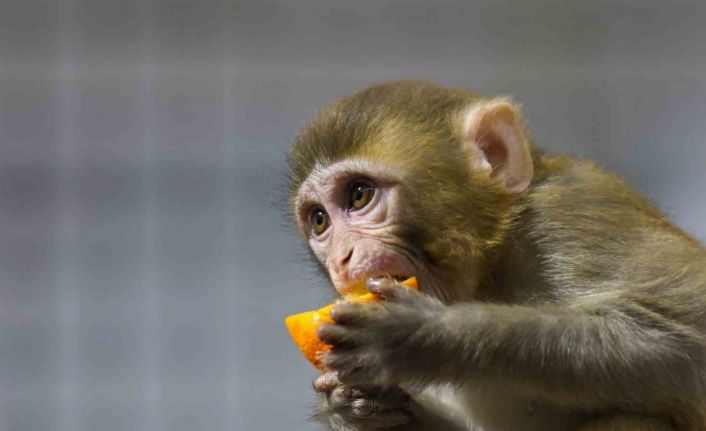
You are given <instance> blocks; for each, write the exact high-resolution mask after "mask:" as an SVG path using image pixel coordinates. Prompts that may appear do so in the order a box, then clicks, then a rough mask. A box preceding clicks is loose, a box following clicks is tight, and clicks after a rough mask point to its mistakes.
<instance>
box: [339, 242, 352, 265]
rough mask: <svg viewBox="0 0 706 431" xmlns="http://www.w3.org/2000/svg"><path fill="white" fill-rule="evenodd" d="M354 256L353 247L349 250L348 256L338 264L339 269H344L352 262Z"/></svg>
mask: <svg viewBox="0 0 706 431" xmlns="http://www.w3.org/2000/svg"><path fill="white" fill-rule="evenodd" d="M352 256H353V247H351V248H350V250H348V254H347V255H346V256H345V257H344V258H343V259H341V262H340V263H339V264H338V266H339V268H341V269H343V268H344V267H345V266H346V265H348V263H349V262H350V261H351V257H352Z"/></svg>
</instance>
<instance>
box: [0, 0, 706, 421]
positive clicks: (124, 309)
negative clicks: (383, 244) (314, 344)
mask: <svg viewBox="0 0 706 431" xmlns="http://www.w3.org/2000/svg"><path fill="white" fill-rule="evenodd" d="M401 77H422V78H430V79H434V80H436V81H439V82H441V83H444V84H448V85H459V86H464V87H471V88H473V89H475V90H477V91H478V92H480V93H482V94H486V95H493V94H502V95H512V96H513V97H514V98H515V99H516V100H518V101H520V102H522V103H523V104H524V106H525V113H526V116H527V119H528V120H529V123H530V126H531V130H532V133H533V135H534V137H535V139H536V141H537V142H538V143H539V144H540V145H542V146H544V147H545V148H547V149H551V150H555V151H559V152H566V153H571V154H574V155H577V156H581V157H587V158H592V159H596V160H598V161H600V162H602V163H603V164H604V165H605V166H607V167H609V168H611V169H614V170H616V171H618V172H619V173H620V174H622V175H623V176H625V177H626V178H627V179H628V180H629V182H630V183H632V184H633V185H634V186H635V187H637V188H638V189H639V190H641V191H642V192H644V193H645V194H647V195H648V196H649V197H650V198H652V199H653V200H655V201H656V202H657V203H658V204H660V205H661V207H662V208H663V209H664V210H665V211H666V212H667V213H668V214H669V215H670V216H671V217H672V219H673V220H674V221H675V222H676V223H677V224H678V225H680V226H681V227H683V228H684V229H686V230H687V231H689V232H690V233H692V234H693V235H695V236H696V237H697V238H699V239H701V240H704V239H706V222H704V219H705V217H706V197H705V196H704V190H705V188H706V169H705V168H706V2H703V1H699V0H694V1H678V0H677V1H670V2H663V1H658V0H633V1H592V2H568V1H566V2H564V1H553V0H539V1H524V2H522V1H515V2H512V1H498V0H482V1H448V0H447V1H421V0H415V1H401V0H397V1H386V0H383V1H380V0H357V1H339V2H332V1H326V0H303V1H290V0H258V1H255V0H253V1H249V2H246V1H235V2H232V1H227V0H199V1H195V0H192V1H186V0H182V1H178V0H151V1H147V0H95V1H89V0H83V1H77V0H46V1H38V0H16V1H11V0H5V1H2V2H1V3H0V430H3V431H4V430H10V431H43V430H63V431H97V430H101V431H112V430H116V431H117V430H149V431H161V430H169V431H178V430H185V431H187V430H188V431H192V430H209V431H216V430H277V429H286V430H291V431H295V430H315V429H319V427H318V426H317V425H315V424H313V423H311V422H309V421H308V419H307V417H308V415H309V413H310V412H311V411H312V406H313V395H312V392H311V390H310V382H311V380H312V378H313V377H314V376H315V374H316V373H315V371H314V370H313V368H311V367H310V366H309V365H308V364H307V363H306V362H305V361H304V359H303V358H302V357H301V356H300V355H299V354H298V352H297V351H296V349H295V348H294V346H293V344H292V343H291V342H290V341H289V339H288V336H287V334H286V333H285V330H284V327H283V325H282V317H283V316H284V315H286V314H288V313H292V312H296V311H301V310H305V309H309V308H312V307H313V306H314V305H317V304H324V303H325V301H327V299H328V298H329V297H330V292H329V291H328V287H327V286H326V283H325V282H324V280H323V279H321V278H320V277H319V276H317V275H316V273H315V272H314V271H313V270H312V269H311V268H310V265H308V264H307V263H305V253H304V252H303V248H302V245H301V244H300V242H299V240H298V238H297V237H296V235H295V233H294V231H293V230H292V229H290V227H289V226H287V222H286V217H285V216H286V214H284V213H283V211H282V210H281V208H282V207H283V205H281V202H282V200H283V199H284V198H285V194H284V192H283V190H282V189H281V185H282V184H283V182H284V181H283V180H284V172H285V171H284V168H285V158H286V157H285V155H286V151H287V148H288V146H289V144H290V142H291V141H292V138H293V136H294V134H295V133H296V131H297V129H299V128H300V127H301V126H302V125H303V123H304V122H305V121H306V119H307V118H309V117H310V116H311V115H312V114H313V113H314V112H315V110H316V109H317V108H318V107H319V106H321V105H322V104H323V103H325V102H327V101H329V100H330V99H332V98H334V97H337V96H340V95H343V94H346V93H348V92H350V91H353V90H355V89H358V88H360V87H362V86H365V85H367V84H370V83H372V82H375V81H379V80H384V79H392V78H401Z"/></svg>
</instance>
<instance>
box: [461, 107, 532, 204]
mask: <svg viewBox="0 0 706 431" xmlns="http://www.w3.org/2000/svg"><path fill="white" fill-rule="evenodd" d="M519 117H520V114H519V109H518V108H517V107H516V106H515V105H513V104H512V103H511V102H510V101H509V100H507V99H492V100H486V101H481V102H478V103H475V104H474V105H472V106H471V107H470V108H469V110H468V111H467V112H466V114H465V118H464V122H463V133H464V141H465V144H466V145H467V146H468V149H469V150H470V151H471V154H470V155H471V157H472V160H473V162H474V165H475V166H474V169H476V170H480V171H481V172H484V173H487V175H488V177H489V179H491V180H492V181H494V182H496V183H497V184H498V185H499V186H501V187H502V188H504V189H505V190H506V191H508V192H510V193H520V192H523V191H524V190H525V189H527V187H528V186H529V184H530V182H531V181H532V176H533V175H534V168H533V165H532V155H531V154H530V150H529V144H528V142H527V137H526V135H525V131H524V128H523V127H522V124H521V123H520V118H519Z"/></svg>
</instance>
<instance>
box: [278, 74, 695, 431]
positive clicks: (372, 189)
mask: <svg viewBox="0 0 706 431" xmlns="http://www.w3.org/2000/svg"><path fill="white" fill-rule="evenodd" d="M290 166H291V172H292V199H291V202H292V207H293V211H294V214H295V217H296V219H297V222H298V225H299V227H300V229H301V232H302V233H303V234H304V236H305V237H306V238H307V240H308V243H309V245H310V247H311V249H312V251H313V254H314V255H315V256H316V258H317V259H318V261H319V262H320V264H321V265H322V266H323V267H324V268H325V270H326V271H328V274H329V275H330V277H331V280H332V281H333V284H334V285H335V287H336V290H337V291H338V292H339V293H340V294H343V295H345V294H346V293H347V292H348V291H349V290H350V289H351V288H352V286H354V285H355V284H356V283H358V282H360V281H361V280H368V287H369V289H370V290H372V291H374V292H377V293H379V294H380V295H382V296H383V297H384V299H385V300H384V301H381V302H377V303H368V304H356V303H351V302H345V301H344V302H341V303H340V304H339V305H338V306H336V307H334V309H333V310H332V312H331V316H332V318H333V319H334V321H335V323H333V324H328V325H322V326H321V327H320V330H319V337H320V338H321V339H322V340H323V341H325V342H328V343H330V344H332V345H333V348H332V350H331V351H329V352H328V353H326V355H325V356H324V358H323V361H324V364H325V366H326V369H327V370H328V371H326V372H324V373H323V374H322V375H321V377H319V378H318V379H317V380H316V381H315V383H314V387H315V389H316V390H317V391H318V392H319V393H320V395H321V399H322V405H321V409H320V411H319V413H318V415H317V416H318V417H319V418H320V419H321V420H322V421H323V422H324V423H326V424H328V426H330V427H331V429H333V430H335V431H370V430H385V429H398V430H432V431H434V430H462V429H465V430H485V431H494V430H557V431H561V430H582V431H589V430H593V431H601V430H603V431H604V430H704V429H706V419H705V418H706V250H705V249H704V248H703V246H702V245H700V244H699V243H698V242H697V241H695V240H694V239H692V238H691V237H689V236H688V235H687V234H685V233H684V232H682V231H681V230H679V229H677V228H676V227H674V226H673V225H672V224H670V223H669V221H668V220H667V219H666V218H665V217H664V216H663V215H662V214H661V213H660V212H659V211H658V210H657V209H656V208H655V207H654V206H652V205H651V204H650V203H649V202H648V201H646V200H645V199H643V198H642V197H640V196H639V195H637V194H636V193H635V192H633V191H632V190H631V189H630V188H629V187H628V186H626V185H625V184H624V183H623V181H621V180H620V179H619V178H618V177H616V176H614V175H611V174H609V173H606V172H604V171H603V170H601V169H600V168H598V167H596V166H595V165H594V164H591V163H588V162H583V161H577V160H574V159H571V158H568V157H558V156H554V155H550V154H547V153H544V152H543V151H541V150H540V149H539V148H537V147H536V146H535V145H534V144H533V143H532V142H531V141H530V138H529V136H528V134H527V131H526V129H525V126H524V124H523V120H522V118H521V115H520V110H519V108H518V107H517V106H516V105H515V104H513V102H512V101H510V100H508V99H504V98H500V99H487V98H480V97H477V96H475V95H474V94H472V93H471V92H468V91H465V90H460V89H452V88H445V87H441V86H437V85H434V84H431V83H427V82H418V81H399V82H391V83H384V84H380V85H376V86H373V87H370V88H368V89H365V90H362V91H360V92H358V93H355V94H353V95H352V96H349V97H346V98H343V99H341V100H338V101H335V102H333V103H332V104H331V105H329V106H327V107H326V108H324V109H323V110H322V111H321V112H320V113H319V114H318V115H317V116H316V117H315V118H314V119H313V120H312V121H311V123H310V124H309V125H307V126H306V127H305V128H304V130H302V131H301V133H300V134H299V135H298V137H297V139H296V142H295V144H294V147H293V150H292V152H291V156H290ZM410 276H416V277H417V279H418V280H419V286H420V287H421V292H417V291H415V290H413V289H406V288H404V287H401V286H400V285H399V284H398V280H401V279H404V278H407V277H410Z"/></svg>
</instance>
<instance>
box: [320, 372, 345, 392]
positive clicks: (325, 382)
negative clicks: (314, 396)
mask: <svg viewBox="0 0 706 431" xmlns="http://www.w3.org/2000/svg"><path fill="white" fill-rule="evenodd" d="M340 385H341V381H340V380H339V379H338V373H337V372H335V371H327V372H325V373H324V374H322V375H320V376H319V377H318V378H317V379H316V380H314V390H315V391H316V392H331V391H333V390H334V389H335V388H336V387H338V386H340Z"/></svg>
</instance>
